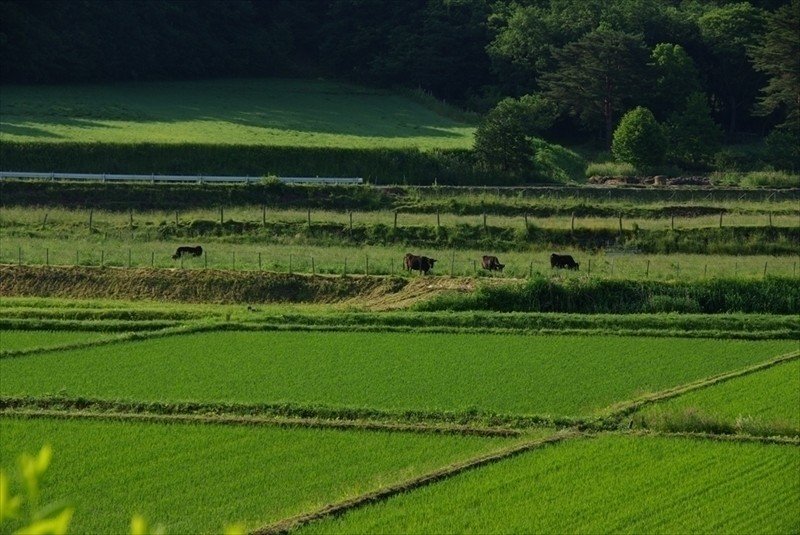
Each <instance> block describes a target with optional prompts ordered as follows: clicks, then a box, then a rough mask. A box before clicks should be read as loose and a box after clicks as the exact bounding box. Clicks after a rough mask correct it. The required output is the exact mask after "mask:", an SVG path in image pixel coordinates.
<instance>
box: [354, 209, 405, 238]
mask: <svg viewBox="0 0 800 535" xmlns="http://www.w3.org/2000/svg"><path fill="white" fill-rule="evenodd" d="M348 214H349V216H350V234H351V235H352V234H353V211H352V210H350V211H349V212H348ZM394 218H395V220H397V214H395V216H394Z"/></svg>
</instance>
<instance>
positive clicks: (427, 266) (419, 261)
mask: <svg viewBox="0 0 800 535" xmlns="http://www.w3.org/2000/svg"><path fill="white" fill-rule="evenodd" d="M435 262H436V259H435V258H428V257H427V256H418V255H415V254H411V253H406V256H405V257H403V265H404V266H405V268H406V269H407V270H409V271H413V270H415V269H416V270H418V271H419V272H420V274H422V273H424V274H425V275H427V274H428V271H430V270H432V269H433V264H434V263H435Z"/></svg>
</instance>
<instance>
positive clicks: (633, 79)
mask: <svg viewBox="0 0 800 535" xmlns="http://www.w3.org/2000/svg"><path fill="white" fill-rule="evenodd" d="M554 56H555V58H556V60H557V62H558V66H557V68H556V70H555V71H554V72H552V73H548V74H546V75H545V76H543V77H542V84H543V85H544V87H545V88H546V92H547V94H548V96H549V97H550V98H551V100H553V101H554V102H559V103H562V104H563V105H564V106H566V107H567V109H568V111H569V113H570V114H572V115H575V116H577V117H579V118H580V120H581V121H582V122H583V123H584V125H586V126H587V127H589V128H591V129H596V128H597V127H599V126H600V125H602V127H603V132H604V137H605V142H606V146H608V147H611V136H612V133H613V131H614V124H615V121H616V116H617V114H618V112H619V110H621V109H623V107H624V106H625V105H627V104H628V103H630V102H631V101H633V99H634V98H635V97H636V96H637V95H638V94H639V90H640V89H641V87H642V82H643V80H644V77H645V65H646V62H647V57H648V52H647V48H646V47H645V45H644V42H643V41H642V37H641V35H630V34H627V33H624V32H620V31H616V30H612V29H610V28H609V27H608V26H605V25H601V26H599V27H598V28H597V29H596V30H594V31H592V32H590V33H588V34H586V35H585V36H584V37H583V38H581V39H580V40H578V41H575V42H573V43H570V44H568V45H567V46H565V47H564V48H562V49H561V50H558V51H556V52H555V53H554Z"/></svg>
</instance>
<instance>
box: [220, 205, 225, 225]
mask: <svg viewBox="0 0 800 535" xmlns="http://www.w3.org/2000/svg"><path fill="white" fill-rule="evenodd" d="M224 223H225V209H224V208H223V207H222V205H220V206H219V224H220V225H222V224H224Z"/></svg>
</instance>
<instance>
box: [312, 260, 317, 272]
mask: <svg viewBox="0 0 800 535" xmlns="http://www.w3.org/2000/svg"><path fill="white" fill-rule="evenodd" d="M311 274H312V275H316V274H317V268H316V266H314V257H313V256H312V257H311Z"/></svg>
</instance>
